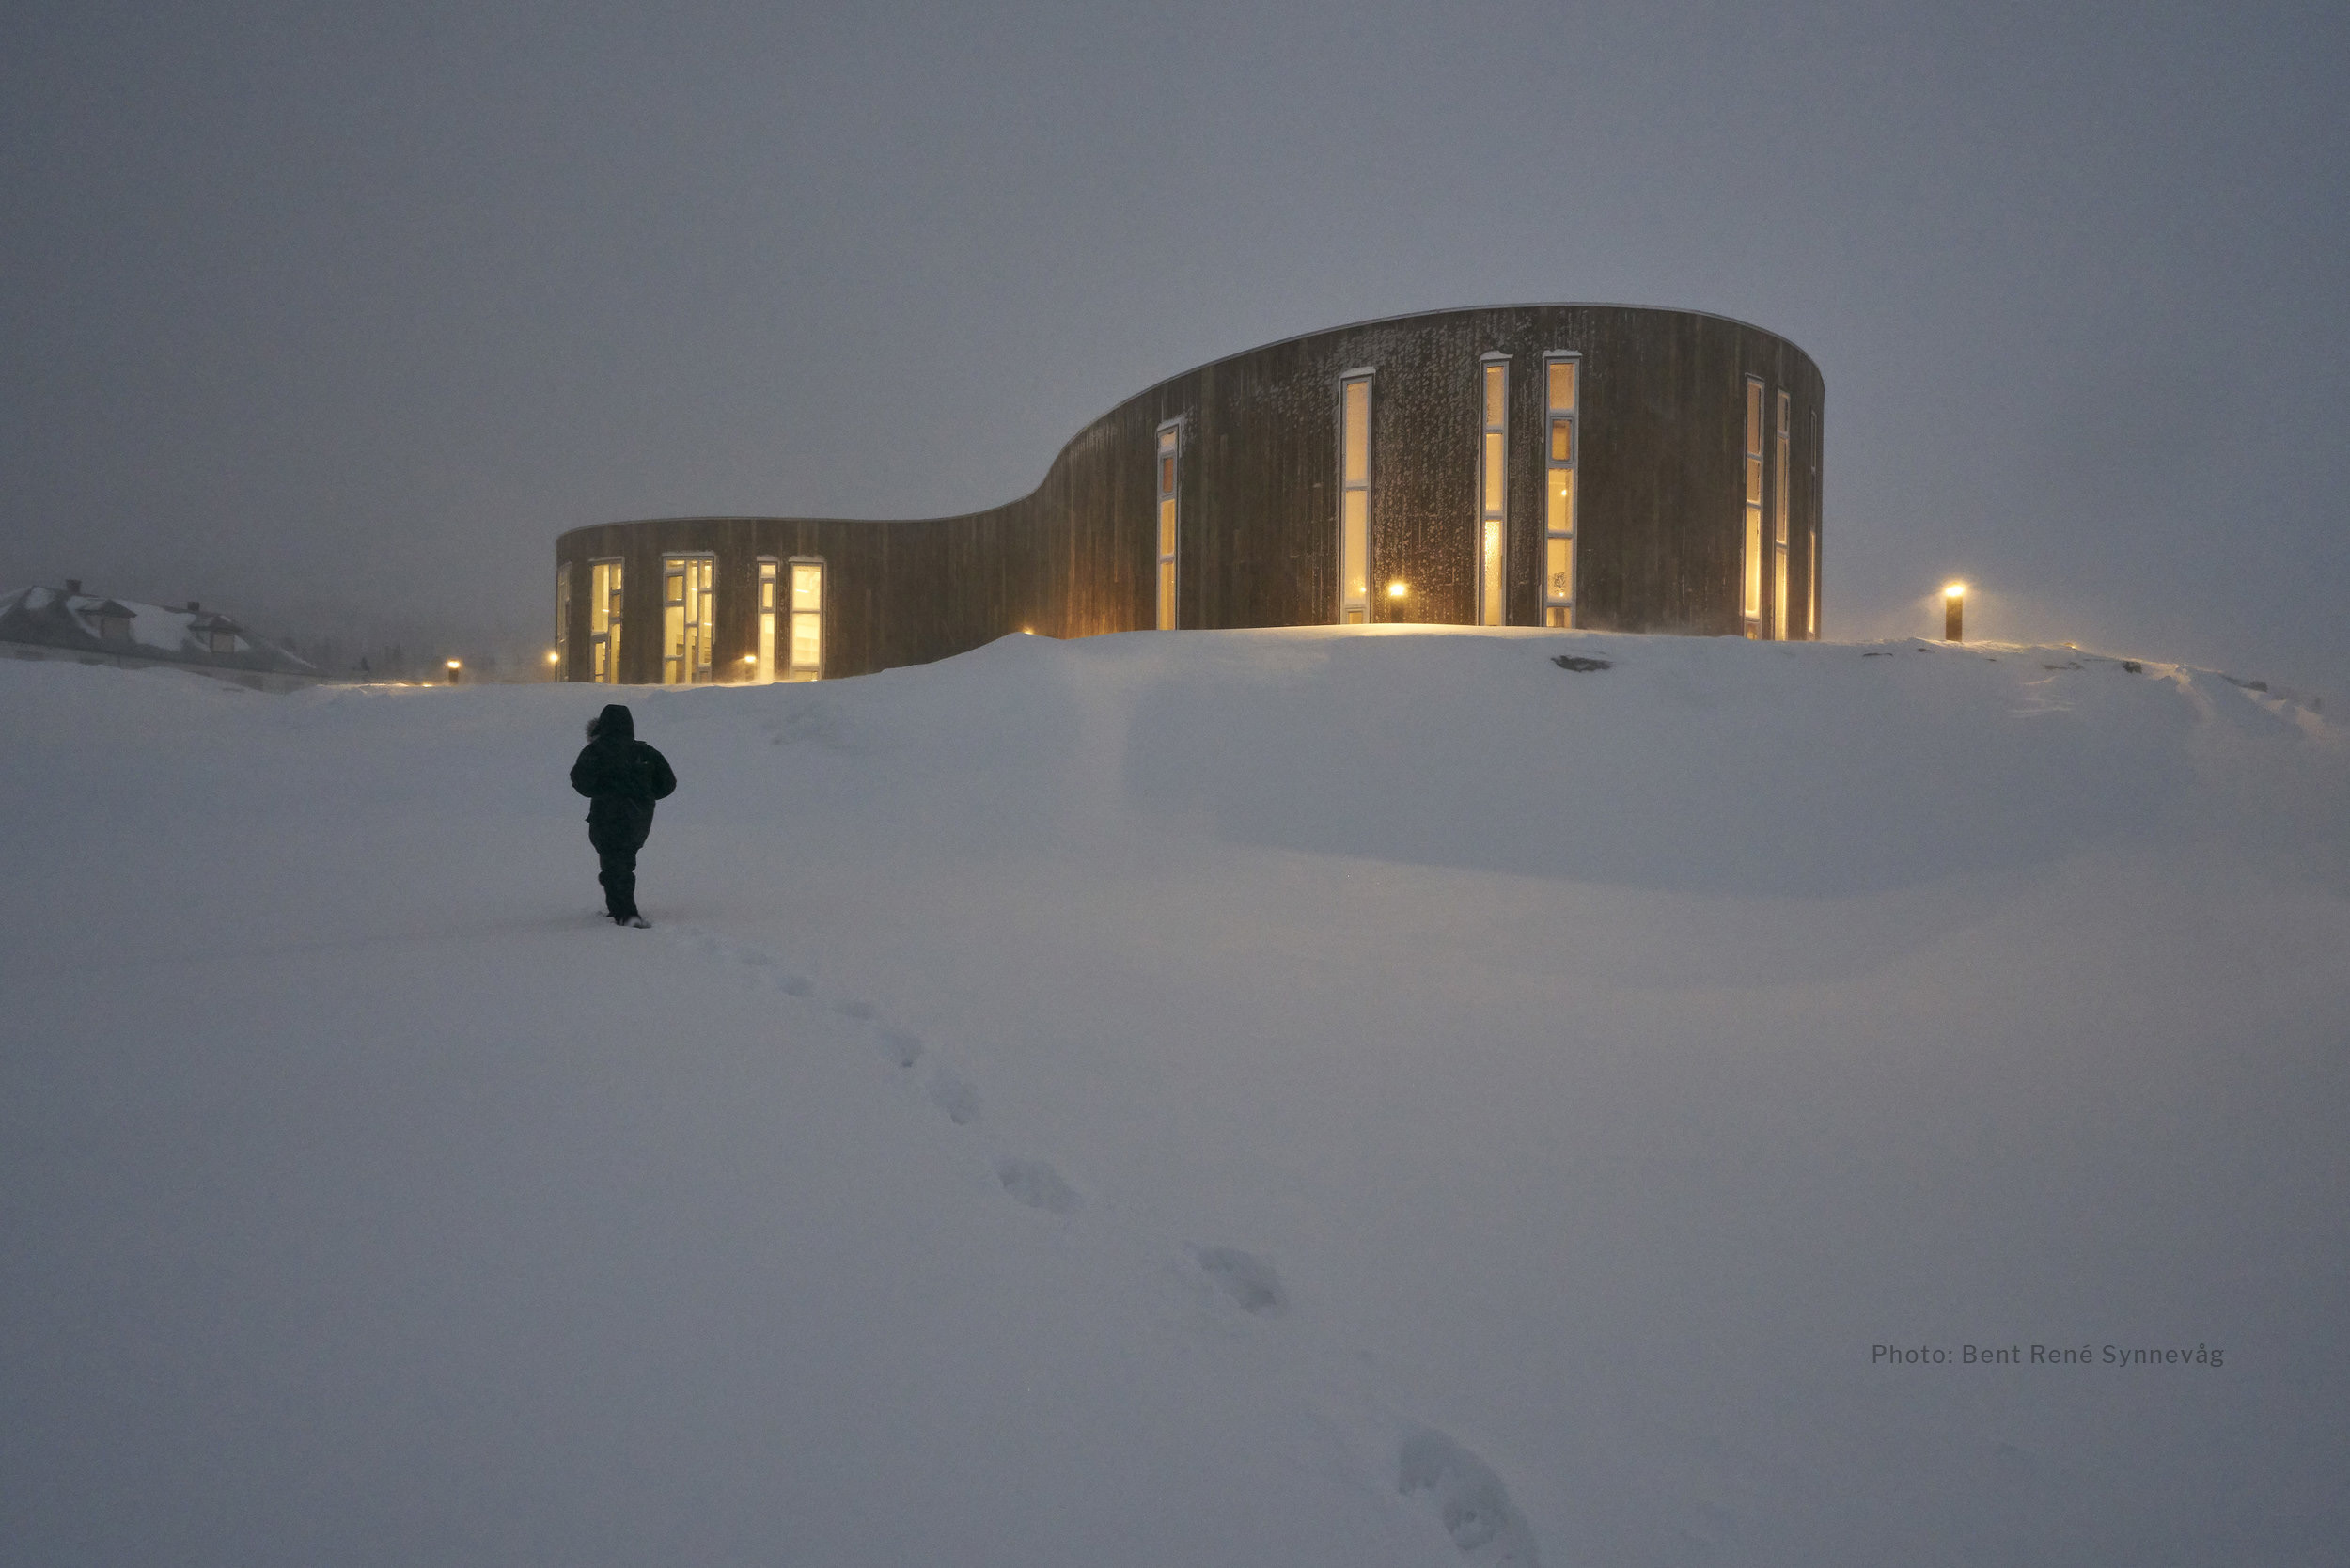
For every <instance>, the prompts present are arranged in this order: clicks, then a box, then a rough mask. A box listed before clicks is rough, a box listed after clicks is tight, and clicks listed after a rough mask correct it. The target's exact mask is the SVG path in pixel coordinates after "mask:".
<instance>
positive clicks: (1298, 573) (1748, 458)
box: [554, 305, 1826, 685]
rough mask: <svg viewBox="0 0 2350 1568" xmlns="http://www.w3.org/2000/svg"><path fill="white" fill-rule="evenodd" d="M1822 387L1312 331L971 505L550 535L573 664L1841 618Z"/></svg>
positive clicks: (560, 615)
mask: <svg viewBox="0 0 2350 1568" xmlns="http://www.w3.org/2000/svg"><path fill="white" fill-rule="evenodd" d="M1825 400H1826V384H1825V381H1824V380H1823V378H1822V376H1821V374H1820V369H1819V367H1818V366H1816V365H1815V364H1813V363H1812V361H1811V359H1810V356H1809V355H1807V354H1806V353H1804V352H1803V351H1802V350H1801V349H1799V348H1797V347H1796V346H1795V345H1794V343H1792V342H1790V341H1788V340H1787V339H1786V338H1784V337H1779V336H1778V334H1776V333H1772V332H1766V331H1764V330H1763V328H1761V327H1757V326H1752V325H1749V324H1748V323H1747V322H1744V321H1731V320H1729V319H1728V318H1726V317H1721V316H1716V315H1711V314H1708V313H1706V312H1703V311H1696V310H1666V309H1657V308H1653V307H1650V306H1624V305H1512V306H1485V307H1481V308H1477V309H1469V310H1438V311H1431V312H1428V313H1426V314H1422V315H1416V316H1402V317H1395V318H1391V319H1388V320H1385V321H1358V322H1356V323H1355V324H1354V325H1352V326H1343V327H1336V328H1333V329H1331V330H1329V331H1325V332H1316V333H1310V334H1308V335H1307V336H1305V337H1293V338H1290V339H1287V340H1285V341H1282V342H1278V343H1271V344H1267V345H1266V346H1264V347H1262V348H1258V349H1251V350H1249V351H1247V352H1246V353H1237V354H1233V355H1230V356H1229V357H1227V358H1224V359H1219V360H1216V361H1214V363H1212V364H1208V365H1203V366H1200V367H1199V368H1195V369H1192V370H1188V371H1185V372H1184V373H1183V374H1182V375H1179V376H1175V377H1173V378H1171V379H1169V380H1167V381H1164V382H1161V383H1160V384H1157V385H1156V386H1153V387H1151V388H1149V389H1148V390H1146V391H1144V392H1141V393H1139V394H1137V395H1136V396H1135V397H1132V398H1129V399H1128V400H1126V401H1125V402H1123V403H1120V405H1118V406H1117V407H1116V408H1113V409H1111V410H1110V411H1109V412H1108V413H1107V414H1105V415H1104V416H1101V417H1100V418H1098V419H1096V420H1095V421H1094V422H1093V423H1092V424H1090V425H1089V426H1087V427H1086V428H1085V429H1083V430H1081V431H1078V432H1077V434H1076V435H1075V436H1074V437H1073V439H1072V440H1071V441H1070V442H1069V444H1068V445H1067V446H1066V447H1063V448H1062V449H1061V452H1060V455H1059V456H1058V458H1057V459H1055V460H1054V462H1053V463H1052V465H1051V467H1050V468H1049V470H1048V471H1047V472H1046V474H1045V476H1044V480H1043V482H1042V484H1041V485H1039V486H1038V487H1037V489H1036V490H1035V492H1033V493H1032V494H1028V495H1025V496H1022V497H1021V498H1019V499H1018V500H1014V501H1009V502H1006V503H1004V504H1003V505H1001V506H995V507H991V508H988V509H987V510H982V511H974V512H968V513H964V514H963V515H960V516H954V517H931V518H906V519H891V520H872V521H866V520H859V519H849V518H838V517H668V518H650V519H645V520H641V521H635V522H621V523H599V524H592V525H587V526H586V527H579V528H573V529H572V530H570V531H569V532H567V533H565V534H563V535H562V536H561V537H560V538H559V539H558V540H557V541H556V559H555V567H556V572H555V584H554V588H555V611H556V616H555V659H554V666H555V669H556V675H557V677H558V678H559V679H562V680H566V681H600V682H661V683H664V684H675V685H693V684H699V683H701V682H766V681H811V680H819V679H827V678H830V677H834V676H841V675H858V674H863V673H865V672H867V671H870V670H878V669H888V668H891V667H892V666H900V665H910V664H921V663H926V662H928V661H930V660H932V659H941V658H946V657H948V655H950V654H954V653H959V652H962V651H964V650H966V649H971V648H976V647H978V646H979V645H980V644H982V643H985V642H989V641H992V640H993V639H995V638H996V637H999V636H1002V635H1005V634H1007V633H1013V632H1023V631H1026V632H1036V633H1040V634H1042V635H1046V636H1055V637H1081V636H1090V635H1095V634H1097V633H1104V632H1131V631H1144V630H1150V629H1153V628H1155V629H1157V630H1159V631H1175V630H1177V629H1179V628H1180V629H1186V630H1187V629H1190V628H1194V627H1199V628H1237V627H1252V626H1314V625H1328V626H1364V627H1370V626H1377V625H1422V626H1427V625H1455V626H1496V627H1500V626H1524V627H1537V628H1540V627H1557V628H1561V629H1568V628H1579V629H1583V630H1589V631H1601V632H1668V633H1684V634H1690V635H1700V636H1720V635H1731V636H1738V635H1744V636H1748V637H1756V638H1767V639H1773V640H1780V639H1784V640H1810V639H1812V638H1816V637H1818V636H1819V635H1821V628H1822V625H1823V619H1824V616H1823V610H1822V606H1821V602H1820V561H1821V551H1822V547H1823V541H1822V537H1821V527H1820V521H1821V519H1820V495H1821V477H1820V460H1821V449H1822V448H1821V431H1822V419H1823V415H1824V408H1825Z"/></svg>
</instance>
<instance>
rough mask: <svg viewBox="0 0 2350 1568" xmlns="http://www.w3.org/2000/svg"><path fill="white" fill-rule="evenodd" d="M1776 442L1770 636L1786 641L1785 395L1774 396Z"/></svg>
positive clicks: (1773, 462) (1773, 485)
mask: <svg viewBox="0 0 2350 1568" xmlns="http://www.w3.org/2000/svg"><path fill="white" fill-rule="evenodd" d="M1771 635H1772V636H1774V637H1776V638H1778V640H1779V641H1780V642H1785V641H1786V640H1787V394H1786V393H1785V392H1783V391H1782V392H1780V393H1779V394H1778V444H1777V446H1776V447H1774V448H1773V457H1772V462H1771Z"/></svg>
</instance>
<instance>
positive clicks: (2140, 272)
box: [0, 0, 2350, 701]
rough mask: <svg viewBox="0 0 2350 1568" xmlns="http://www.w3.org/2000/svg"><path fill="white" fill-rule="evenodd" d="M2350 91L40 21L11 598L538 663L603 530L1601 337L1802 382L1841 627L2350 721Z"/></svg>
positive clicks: (1371, 9) (871, 42) (433, 21)
mask: <svg viewBox="0 0 2350 1568" xmlns="http://www.w3.org/2000/svg"><path fill="white" fill-rule="evenodd" d="M2346 56H2350V11H2345V10H2344V9H2343V8H2340V7H2320V6H2316V5H2304V6H2286V5H2256V6H2250V7H2229V8H2222V7H2219V6H2217V5H2208V6H2158V7H2154V8H2133V9H2131V10H2128V11H2126V12H2124V11H2112V10H2106V9H2092V8H2081V7H2073V8H2056V9H2050V10H2043V9H2019V8H2010V7H1998V8H1994V7H1987V6H1973V5H1969V6H1961V7H1956V8H1936V9H1932V10H1924V9H1917V8H1891V7H1872V6H1860V5H1853V4H1818V5H1807V6H1785V7H1777V8H1747V7H1736V6H1728V5H1719V4H1715V5H1699V6H1689V7H1674V8H1665V7H1657V6H1600V7H1568V6H1563V5H1541V4H1521V3H1496V4H1469V5H1462V6H1453V7H1445V8H1421V7H1408V6H1400V5H1394V4H1391V3H1380V4H1371V5H1357V6H1340V5H1335V4H1295V3H1289V0H1273V3H1270V4H1254V5H1246V6H1244V5H1236V4H1228V5H1213V4H1211V5H1178V6H1164V7H1157V8H1133V9H1125V10H1120V9H1111V8H1099V7H1093V6H1082V5H1077V4H1072V3H1062V4H1025V5H1012V6H973V7H954V8H948V7H935V6H931V7H926V6H920V5H907V4H889V3H881V4H871V5H867V6H864V7H860V8H856V9H855V10H854V12H851V11H850V10H849V9H848V8H753V7H745V6H730V5H701V4H686V5H678V6H671V7H665V8H660V9H659V10H657V11H648V10H643V9H639V8H623V7H617V6H609V5H599V4H588V5H584V6H583V5H571V6H564V7H556V6H553V5H546V4H527V5H490V6H479V5H474V6H455V5H449V4H445V3H437V0H429V3H424V4H417V5H411V6H406V7H402V8H397V9H393V8H362V9H356V10H335V9H326V8H307V7H299V6H292V5H272V4H249V5H222V4H210V3H203V0H198V3H196V4H191V5H185V6H179V7H171V8H164V7H154V6H137V5H107V4H84V5H76V6H70V7H69V6H63V5H55V4H45V3H43V4H24V5H19V6H16V7H12V8H10V9H9V10H8V13H7V16H6V18H5V20H0V191H4V192H5V201H6V207H5V210H6V212H8V218H9V221H8V225H7V226H6V232H5V234H0V269H5V278H6V288H5V290H4V291H0V590H7V589H10V588H19V587H24V586H26V585H28V584H34V583H42V584H48V585H52V586H55V585H59V584H61V583H62V582H63V581H64V580H65V579H66V578H68V577H78V578H80V579H82V580H84V582H85V583H86V585H87V586H88V587H90V588H93V589H95V590H99V591H103V592H107V593H112V594H116V595H118V596H120V597H125V598H133V599H142V600H149V601H156V602H170V603H180V602H184V601H185V600H187V599H189V598H191V597H193V598H196V599H200V600H202V601H204V602H205V604H207V606H208V607H212V606H217V607H220V608H224V609H227V610H228V611H230V612H231V613H234V614H238V615H239V616H241V617H242V618H243V619H246V620H247V621H248V622H249V623H250V624H252V625H253V627H254V628H255V629H256V630H257V631H259V632H261V633H263V634H264V635H276V634H278V633H280V632H291V633H293V634H295V635H296V636H297V638H299V639H310V640H313V641H315V639H317V638H320V637H322V636H329V635H332V636H338V637H341V638H343V639H345V640H346V641H348V642H350V643H351V644H352V645H353V646H357V645H360V644H363V643H366V642H368V640H369V639H374V640H375V641H377V642H383V641H401V640H404V641H406V642H408V643H411V644H417V643H421V642H423V641H426V640H431V639H439V644H445V645H446V647H448V648H449V649H452V650H456V649H462V650H466V651H496V652H498V653H499V654H500V656H501V657H503V658H507V659H514V660H526V659H527V658H529V657H530V655H531V651H533V650H534V649H537V648H541V647H543V646H544V645H545V643H546V641H547V639H548V635H549V621H550V619H551V615H552V601H553V577H554V573H553V570H552V568H553V565H554V543H555V540H556V535H557V534H559V533H560V532H562V531H563V530H564V529H566V528H571V527H574V526H578V525H583V524H587V523H595V522H601V521H607V520H611V519H618V518H630V517H647V516H662V515H682V514H703V513H748V514H761V515H793V514H799V515H837V516H870V517H917V516H929V515H936V514H945V513H954V512H963V511H969V510H976V509H979V508H981V507H986V506H990V505H994V504H995V503H998V502H1002V501H1005V500H1009V499H1011V498H1013V497H1015V496H1017V495H1020V494H1026V492H1027V491H1028V490H1030V489H1031V488H1033V487H1034V486H1035V485H1036V484H1037V483H1038V482H1039V481H1040V480H1041V479H1042V478H1043V476H1044V473H1045V470H1046V468H1047V466H1048V465H1049V464H1050V463H1051V461H1052V459H1053V457H1054V455H1055V454H1056V453H1057V452H1058V450H1059V448H1060V447H1061V445H1062V443H1064V442H1065V441H1067V440H1068V439H1069V438H1070V437H1071V436H1073V434H1075V433H1076V431H1078V430H1079V429H1080V428H1081V427H1082V426H1084V425H1085V424H1086V423H1087V422H1088V421H1089V420H1090V419H1092V418H1093V417H1095V416H1098V415H1099V414H1101V413H1103V412H1105V411H1106V410H1107V409H1109V408H1110V407H1111V406H1113V405H1114V404H1116V403H1117V402H1119V401H1120V400H1123V399H1125V398H1127V397H1130V396H1132V395H1134V394H1135V393H1136V392H1139V391H1141V390H1142V389H1144V388H1145V387H1147V386H1149V385H1151V384H1154V383H1156V382H1159V381H1161V380H1164V379H1166V378H1167V377H1169V376H1172V375H1174V374H1177V373H1179V372H1181V371H1183V370H1184V369H1186V368H1190V367H1192V366H1194V365H1197V364H1199V363H1202V362H1205V361H1208V360H1212V359H1214V358H1218V357H1220V356H1223V355H1226V354H1230V353H1238V352H1241V351H1244V350H1246V349H1249V348H1251V347H1254V346H1257V345H1259V344H1262V343H1267V342H1271V341H1275V340H1277V339H1280V338H1284V337H1293V336H1296V335H1299V334H1303V333H1309V332H1314V331H1319V330H1321V329H1324V328H1326V327H1332V326H1337V325H1340V324H1342V323H1345V322H1349V321H1359V320H1363V319H1367V318H1374V317H1382V316H1390V315H1400V314H1405V313H1409V312H1413V311H1419V310H1431V309H1443V308H1449V307H1456V306H1476V305H1487V304H1505V303H1515V302H1532V301H1569V300H1588V301H1618V302H1627V303H1637V304H1646V305H1659V306H1676V307H1682V308H1689V309H1699V310H1708V311H1715V312H1718V313H1721V314H1724V315H1729V316H1733V317H1737V318H1740V319H1742V320H1745V321H1752V322H1754V323H1756V324H1757V325H1760V326H1763V327H1764V328H1767V329H1768V330H1770V331H1773V332H1776V333H1778V334H1781V335H1783V336H1784V337H1788V338H1790V339H1792V340H1793V341H1794V342H1795V343H1797V344H1799V345H1800V346H1801V347H1802V348H1803V349H1804V350H1805V351H1806V352H1808V353H1810V355H1811V356H1812V358H1813V359H1814V360H1816V361H1817V362H1818V364H1819V365H1820V367H1821V368H1822V370H1823V371H1824V373H1825V377H1826V381H1827V412H1826V450H1825V520H1824V541H1823V542H1824V557H1823V581H1822V599H1823V608H1824V619H1825V635H1827V636H1828V637H1830V638H1834V639H1847V638H1856V637H1865V636H1875V635H1908V634H1920V635H1931V634H1933V633H1934V632H1935V630H1936V629H1937V617H1936V615H1935V610H1934V604H1933V595H1934V594H1935V589H1936V588H1938V587H1939V585H1940V584H1941V583H1942V582H1944V581H1945V580H1947V579H1949V578H1951V577H1963V578H1965V579H1966V580H1967V581H1969V582H1970V583H1973V584H1974V585H1976V593H1975V596H1974V598H1973V599H1972V601H1971V602H1970V605H1969V610H1968V619H1967V628H1968V632H1969V634H1970V635H1977V636H1982V637H1985V638H1993V639H2008V638H2013V639H2018V640H2023V639H2030V640H2046V641H2076V642H2079V643H2082V644H2085V645H2089V646H2095V647H2103V648H2107V649H2109V650H2112V651H2126V652H2131V653H2139V654H2144V655H2146V656H2149V657H2154V658H2160V659H2168V660H2177V661H2183V662H2187V663H2194V664H2201V665H2208V666H2217V667H2220V668H2225V669H2229V670H2232V671H2235V672H2239V673H2241V674H2244V675H2247V676H2261V677H2265V678H2268V679H2272V680H2275V681H2279V682H2288V683H2297V684H2300V685H2304V686H2311V687H2315V688H2317V689H2320V690H2323V691H2325V692H2326V693H2327V694H2328V695H2334V696H2337V697H2338V698H2340V699H2341V700H2345V701H2350V625H2346V624H2345V622H2346V621H2350V617H2346V616H2345V614H2344V609H2343V606H2344V604H2346V603H2350V541H2345V530H2344V529H2343V527H2342V511H2343V505H2344V502H2343V497H2344V496H2345V495H2350V441H2345V439H2344V431H2345V429H2350V388H2346V387H2345V384H2344V380H2343V378H2342V375H2341V373H2340V369H2339V365H2340V363H2341V362H2342V359H2343V357H2344V350H2345V348H2350V330H2345V329H2346V328H2350V261H2345V257H2350V243H2345V242H2346V241H2350V233H2345V230H2346V229H2350V115H2345V112H2344V109H2343V107H2342V92H2341V89H2340V86H2339V84H2338V82H2337V81H2336V80H2335V79H2336V78H2337V77H2338V75H2339V73H2340V72H2339V67H2340V64H2341V62H2342V60H2343V59H2344V58H2345V57H2346ZM436 646H438V645H436ZM412 651H421V650H420V649H412ZM509 667H510V666H509Z"/></svg>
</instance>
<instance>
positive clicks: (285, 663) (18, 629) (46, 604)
mask: <svg viewBox="0 0 2350 1568" xmlns="http://www.w3.org/2000/svg"><path fill="white" fill-rule="evenodd" d="M0 655H5V656H8V657H10V658H17V659H71V660H73V661H74V662H76V663H78V664H85V665H117V666H121V667H123V668H125V669H146V668H149V667H164V668H170V669H187V670H194V671H196V673H197V674H199V675H210V676H212V677H214V678H215V679H218V680H222V681H232V682H236V683H237V684H238V685H240V686H250V687H252V688H253V689H254V690H255V691H265V692H284V691H291V690H293V689H294V688H295V687H297V686H307V685H312V684H315V683H316V682H319V681H321V680H323V679H325V675H324V672H323V671H321V670H320V669H319V668H318V667H317V666H314V665H312V664H310V663H308V662H307V661H305V660H303V659H300V658H297V657H295V656H294V655H293V654H291V653H290V652H288V651H286V650H284V649H283V648H280V647H278V646H277V645H276V644H275V643H274V642H269V641H266V640H264V639H263V638H261V637H258V636H256V635H253V634H252V633H251V632H248V631H246V630H245V629H244V628H243V626H240V625H239V624H238V623H237V622H236V621H234V620H233V619H229V618H228V617H227V616H225V615H221V614H219V613H217V612H214V611H208V610H206V609H205V608H204V607H203V606H202V605H201V604H198V603H197V602H196V601H195V600H190V601H189V602H188V603H187V604H184V605H180V606H178V607H173V606H169V605H164V604H139V603H137V602H135V601H126V600H120V599H108V598H104V597H102V596H100V595H97V594H87V593H84V592H83V591H82V584H81V581H80V580H79V579H78V578H71V577H70V578H68V579H67V580H66V585H65V587H64V588H62V589H59V588H19V589H18V590H17V591H16V592H14V593H9V594H0Z"/></svg>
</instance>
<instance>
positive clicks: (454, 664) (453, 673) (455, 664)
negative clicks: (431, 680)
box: [448, 659, 465, 686]
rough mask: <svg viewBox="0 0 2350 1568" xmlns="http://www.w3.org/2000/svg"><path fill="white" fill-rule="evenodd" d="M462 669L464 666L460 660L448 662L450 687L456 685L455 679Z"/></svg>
mask: <svg viewBox="0 0 2350 1568" xmlns="http://www.w3.org/2000/svg"><path fill="white" fill-rule="evenodd" d="M464 667H465V666H464V662H463V661H462V660H459V659H451V660H450V661H449V662H448V683H449V684H450V685H452V686H453V685H455V684H457V677H458V674H459V672H461V671H462V670H463V669H464Z"/></svg>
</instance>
